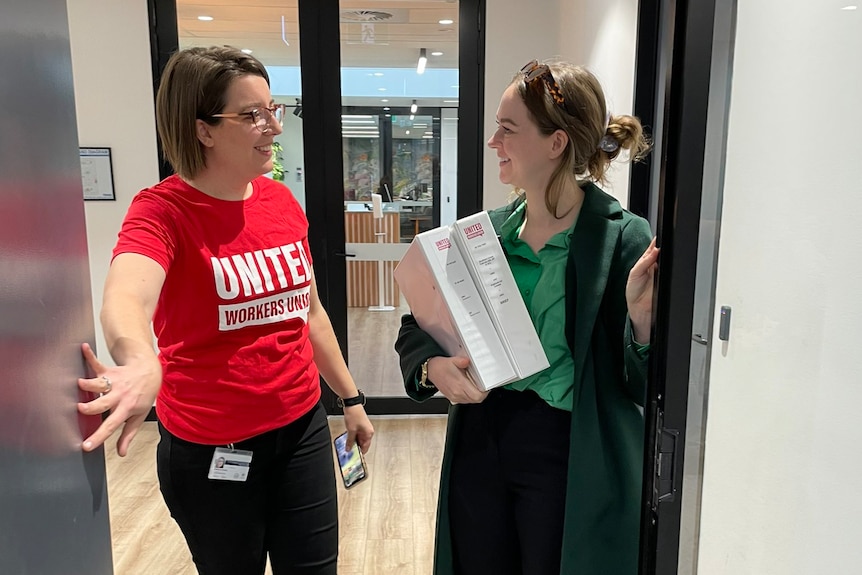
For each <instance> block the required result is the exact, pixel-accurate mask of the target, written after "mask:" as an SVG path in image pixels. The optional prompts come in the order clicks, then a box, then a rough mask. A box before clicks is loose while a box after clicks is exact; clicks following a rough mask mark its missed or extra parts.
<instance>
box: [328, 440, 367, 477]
mask: <svg viewBox="0 0 862 575" xmlns="http://www.w3.org/2000/svg"><path fill="white" fill-rule="evenodd" d="M334 443H335V454H336V455H337V456H338V468H339V469H341V479H342V480H344V487H345V488H347V489H350V488H351V487H353V486H354V485H356V484H357V483H359V482H360V481H362V480H364V479H366V478H367V477H368V469H367V468H366V467H365V457H364V456H363V455H362V451H360V449H359V444H358V443H354V444H353V449H351V450H350V451H348V450H347V432H346V431H345V432H344V433H342V434H341V435H339V436H338V437H336V438H335V441H334Z"/></svg>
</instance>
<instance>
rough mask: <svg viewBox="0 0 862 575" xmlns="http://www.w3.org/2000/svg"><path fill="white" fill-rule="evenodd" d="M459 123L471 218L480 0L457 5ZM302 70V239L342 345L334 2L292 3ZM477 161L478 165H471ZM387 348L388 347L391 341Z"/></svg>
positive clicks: (381, 404) (385, 409) (476, 171)
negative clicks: (312, 188)
mask: <svg viewBox="0 0 862 575" xmlns="http://www.w3.org/2000/svg"><path fill="white" fill-rule="evenodd" d="M459 18H460V27H459V28H460V37H459V70H460V78H459V85H460V94H459V95H460V97H459V118H461V120H459V122H458V215H459V217H460V216H463V215H467V214H471V213H475V212H476V211H478V210H479V209H480V208H481V204H482V173H481V171H480V167H481V165H482V162H481V152H482V147H481V138H482V132H483V130H484V128H483V126H482V117H483V115H482V112H483V105H482V98H483V97H484V91H483V86H484V61H483V57H482V55H483V54H482V49H483V47H484V31H483V27H484V26H483V22H484V0H460V5H459ZM299 27H300V30H301V33H300V47H301V48H300V58H301V61H300V64H301V67H302V71H303V72H302V94H303V140H304V147H305V149H306V150H314V151H316V153H314V154H308V153H307V154H306V155H305V171H306V174H307V177H306V181H307V182H318V185H317V188H318V190H319V192H318V193H311V194H306V209H307V212H308V218H309V227H310V231H309V241H310V244H311V253H312V256H313V257H314V258H315V263H316V265H315V275H316V277H317V285H318V289H319V291H320V297H321V301H322V302H323V304H324V306H325V307H326V309H327V311H328V313H329V316H330V319H331V321H332V325H333V328H334V329H335V333H336V335H337V336H338V340H339V344H340V346H341V352H342V354H343V355H344V357H345V359H347V360H348V361H349V358H350V351H349V349H348V348H347V270H346V267H347V266H346V265H345V254H344V240H345V234H344V221H343V220H344V203H343V201H344V191H343V185H344V184H343V177H342V175H343V169H342V158H341V108H342V104H341V86H340V77H341V57H340V50H341V45H340V44H341V37H340V36H341V35H340V31H339V2H338V0H299ZM477 158H478V159H479V161H477ZM393 343H394V342H393ZM322 391H323V401H324V405H325V407H326V410H327V413H339V412H340V409H339V408H338V407H337V406H336V404H335V399H336V397H335V394H333V393H332V391H331V390H330V389H329V388H328V387H327V386H325V385H324V386H322ZM448 407H449V402H448V401H447V400H446V399H445V398H440V397H435V398H431V399H429V400H428V401H426V402H424V403H416V402H414V401H413V400H411V399H409V398H407V397H374V398H369V400H368V403H367V405H366V411H367V412H368V413H369V414H428V413H440V414H442V413H446V412H447V410H448Z"/></svg>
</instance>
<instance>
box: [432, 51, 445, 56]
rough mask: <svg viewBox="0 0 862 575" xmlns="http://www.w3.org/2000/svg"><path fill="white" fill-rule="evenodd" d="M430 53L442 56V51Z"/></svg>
mask: <svg viewBox="0 0 862 575" xmlns="http://www.w3.org/2000/svg"><path fill="white" fill-rule="evenodd" d="M431 55H432V56H442V55H443V52H439V51H438V52H431Z"/></svg>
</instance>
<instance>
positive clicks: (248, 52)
mask: <svg viewBox="0 0 862 575" xmlns="http://www.w3.org/2000/svg"><path fill="white" fill-rule="evenodd" d="M251 52H252V51H251V50H249V49H248V48H243V49H242V53H243V54H251Z"/></svg>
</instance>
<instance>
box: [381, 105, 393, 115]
mask: <svg viewBox="0 0 862 575" xmlns="http://www.w3.org/2000/svg"><path fill="white" fill-rule="evenodd" d="M383 109H384V110H386V111H389V110H391V109H392V108H390V107H389V106H386V107H385V108H383ZM386 115H387V116H388V115H389V114H386Z"/></svg>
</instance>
